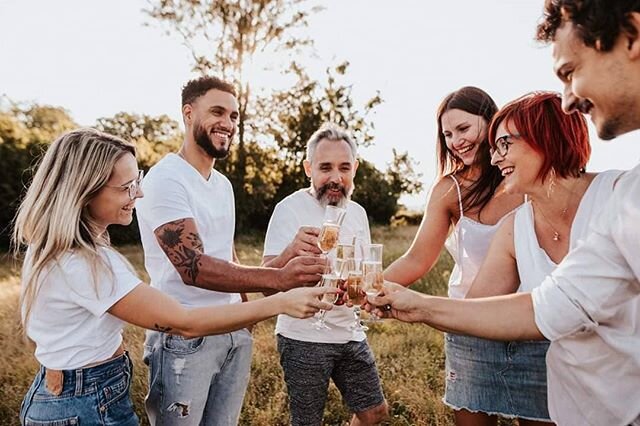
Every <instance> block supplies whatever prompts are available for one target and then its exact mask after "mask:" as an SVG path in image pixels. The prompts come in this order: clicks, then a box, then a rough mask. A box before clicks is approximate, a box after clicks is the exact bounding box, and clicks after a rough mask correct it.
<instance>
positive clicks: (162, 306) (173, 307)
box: [109, 283, 337, 338]
mask: <svg viewBox="0 0 640 426" xmlns="http://www.w3.org/2000/svg"><path fill="white" fill-rule="evenodd" d="M336 291H337V289H330V288H297V289H293V290H289V291H287V292H284V293H278V294H275V295H273V296H270V297H266V298H262V299H258V300H254V301H250V302H246V303H240V304H234V305H223V306H210V307H202V308H192V309H188V308H185V307H184V306H182V305H181V304H180V303H178V302H177V301H176V300H175V299H173V298H171V297H170V296H168V295H166V294H164V293H162V292H161V291H159V290H156V289H154V288H153V287H150V286H148V285H146V284H143V283H140V284H139V285H138V286H136V287H135V288H134V289H133V290H132V291H131V292H129V293H128V294H127V295H126V296H124V297H123V298H122V299H120V300H119V301H118V302H116V303H115V304H114V305H113V306H112V307H111V308H110V309H109V313H110V314H112V315H113V316H115V317H117V318H120V319H121V320H123V321H126V322H128V323H130V324H134V325H137V326H139V327H143V328H147V329H151V330H158V331H163V332H166V333H171V334H179V335H182V336H185V337H189V338H191V337H198V336H205V335H211V334H221V333H228V332H230V331H233V330H239V329H241V328H245V327H247V326H249V325H251V324H254V323H256V322H259V321H262V320H264V319H267V318H269V317H272V316H274V315H277V314H280V313H285V314H287V315H290V316H293V317H297V318H307V317H310V316H312V315H314V314H315V313H316V312H317V311H318V310H320V309H325V310H329V309H331V308H332V307H333V305H332V304H329V303H325V302H321V301H320V298H321V297H322V295H323V294H325V293H331V292H336Z"/></svg>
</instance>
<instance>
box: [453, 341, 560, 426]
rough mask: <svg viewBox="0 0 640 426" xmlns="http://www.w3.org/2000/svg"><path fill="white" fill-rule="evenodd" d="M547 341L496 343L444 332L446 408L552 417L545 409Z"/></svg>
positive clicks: (547, 418)
mask: <svg viewBox="0 0 640 426" xmlns="http://www.w3.org/2000/svg"><path fill="white" fill-rule="evenodd" d="M548 348H549V342H548V341H546V340H543V341H525V342H499V341H493V340H485V339H480V338H477V337H471V336H461V335H457V334H449V333H446V334H445V355H446V361H445V375H446V377H445V395H444V398H443V401H444V403H445V404H446V405H448V406H449V407H451V408H453V409H455V410H459V409H466V410H468V411H471V412H482V413H486V414H490V415H499V416H502V417H507V418H516V417H517V418H522V419H528V420H540V421H551V420H550V418H549V410H548V409H547V367H546V360H545V359H546V354H547V349H548Z"/></svg>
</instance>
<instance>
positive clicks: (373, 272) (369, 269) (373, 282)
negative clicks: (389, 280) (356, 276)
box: [362, 244, 384, 322]
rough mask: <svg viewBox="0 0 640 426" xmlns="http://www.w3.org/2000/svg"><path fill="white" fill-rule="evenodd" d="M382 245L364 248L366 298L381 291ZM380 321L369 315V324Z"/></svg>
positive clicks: (363, 267)
mask: <svg viewBox="0 0 640 426" xmlns="http://www.w3.org/2000/svg"><path fill="white" fill-rule="evenodd" d="M382 248H383V246H382V244H367V245H365V246H364V254H363V260H362V276H363V281H364V288H365V292H366V295H367V297H374V296H376V295H378V294H379V293H380V291H382V286H383V284H384V276H383V274H382ZM377 321H380V318H378V317H376V316H375V315H371V316H370V318H369V322H377Z"/></svg>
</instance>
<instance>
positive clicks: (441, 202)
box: [427, 176, 459, 216]
mask: <svg viewBox="0 0 640 426" xmlns="http://www.w3.org/2000/svg"><path fill="white" fill-rule="evenodd" d="M427 205H428V206H429V205H437V206H439V208H441V209H446V210H448V211H450V212H452V213H453V212H455V213H456V214H455V215H456V216H458V214H459V213H458V210H459V207H458V188H456V184H455V182H454V180H453V179H451V178H450V177H449V176H441V177H440V178H438V180H437V181H436V183H435V184H434V185H433V187H432V188H431V193H430V194H429V202H428V204H427Z"/></svg>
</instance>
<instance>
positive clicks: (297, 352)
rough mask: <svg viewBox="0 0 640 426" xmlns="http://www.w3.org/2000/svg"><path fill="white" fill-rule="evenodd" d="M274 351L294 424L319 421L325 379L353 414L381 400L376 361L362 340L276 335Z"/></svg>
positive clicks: (314, 423) (319, 422)
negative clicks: (309, 339) (331, 340)
mask: <svg viewBox="0 0 640 426" xmlns="http://www.w3.org/2000/svg"><path fill="white" fill-rule="evenodd" d="M278 352H280V365H281V366H282V369H283V370H284V380H285V382H286V384H287V391H288V393H289V408H290V411H291V424H292V425H294V426H297V425H320V424H321V423H322V414H323V412H324V406H325V403H326V400H327V391H328V388H329V378H331V379H333V382H334V383H335V385H336V387H337V388H338V390H339V391H340V393H341V394H342V398H343V399H344V401H345V402H346V404H347V406H348V407H349V409H350V410H351V411H352V412H354V413H359V412H362V411H366V410H369V409H371V408H374V407H377V406H378V405H380V404H382V403H383V402H384V395H383V394H382V387H381V386H380V378H379V377H378V370H377V369H376V363H375V360H374V358H373V354H372V353H371V349H370V348H369V345H368V344H367V341H366V340H365V341H362V342H348V343H312V342H303V341H300V340H293V339H288V338H286V337H283V336H281V335H278Z"/></svg>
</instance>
